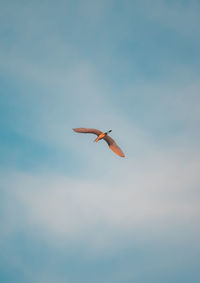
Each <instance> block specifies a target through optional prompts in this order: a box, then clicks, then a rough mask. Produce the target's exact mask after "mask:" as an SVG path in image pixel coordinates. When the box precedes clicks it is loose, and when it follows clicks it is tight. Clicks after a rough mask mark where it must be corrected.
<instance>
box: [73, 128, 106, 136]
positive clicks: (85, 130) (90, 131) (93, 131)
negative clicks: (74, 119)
mask: <svg viewBox="0 0 200 283" xmlns="http://www.w3.org/2000/svg"><path fill="white" fill-rule="evenodd" d="M73 131H74V132H77V133H83V134H95V135H97V136H99V135H100V134H102V132H101V131H99V130H97V129H90V128H74V129H73Z"/></svg>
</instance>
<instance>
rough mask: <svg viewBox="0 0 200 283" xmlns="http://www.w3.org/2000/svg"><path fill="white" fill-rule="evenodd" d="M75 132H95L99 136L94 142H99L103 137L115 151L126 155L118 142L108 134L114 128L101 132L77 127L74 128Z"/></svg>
mask: <svg viewBox="0 0 200 283" xmlns="http://www.w3.org/2000/svg"><path fill="white" fill-rule="evenodd" d="M73 131H74V132H76V133H84V134H95V135H97V138H96V139H95V140H94V142H98V141H99V140H101V139H103V140H104V141H106V142H107V144H108V146H109V147H110V149H111V150H112V151H114V153H116V154H117V155H119V156H120V157H125V155H124V153H123V151H122V150H121V148H120V147H119V146H118V145H117V144H116V142H115V141H114V140H113V139H112V138H111V137H110V136H109V135H108V134H109V133H111V132H112V130H110V131H108V132H105V133H103V132H101V131H99V130H97V129H89V128H75V129H73Z"/></svg>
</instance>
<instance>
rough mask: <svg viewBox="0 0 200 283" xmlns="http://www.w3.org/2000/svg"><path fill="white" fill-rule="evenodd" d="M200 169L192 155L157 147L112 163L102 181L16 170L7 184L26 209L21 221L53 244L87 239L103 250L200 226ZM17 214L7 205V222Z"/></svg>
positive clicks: (13, 196) (5, 185) (92, 245)
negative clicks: (187, 156)
mask: <svg viewBox="0 0 200 283" xmlns="http://www.w3.org/2000/svg"><path fill="white" fill-rule="evenodd" d="M96 166H97V165H96ZM101 166H103V164H102V163H100V164H99V168H98V169H99V170H101ZM199 169H200V163H199V161H198V160H196V159H195V157H192V155H190V159H188V158H186V156H180V155H179V154H178V153H177V152H176V151H174V152H171V153H169V152H166V153H161V152H159V151H157V152H153V151H152V152H151V153H149V155H146V157H144V158H143V159H141V160H135V161H134V160H126V163H123V164H121V165H119V164H118V165H116V166H115V165H114V162H113V163H112V170H110V172H109V173H107V175H106V176H105V177H104V178H103V179H101V180H99V179H98V178H96V179H95V178H91V179H90V181H88V180H83V179H79V180H76V179H70V178H68V177H65V176H63V175H49V174H44V175H41V174H29V175H27V174H25V173H23V172H21V173H20V172H17V173H15V174H13V175H12V176H11V175H10V176H9V180H8V179H5V183H4V185H3V187H4V188H5V190H6V191H7V190H8V191H9V192H10V196H12V198H13V199H14V200H15V204H17V206H19V207H20V208H21V212H20V215H22V220H21V221H22V223H23V224H22V223H21V224H20V225H25V226H26V228H27V229H28V230H30V231H35V232H34V233H39V235H41V236H42V235H43V236H42V237H44V238H45V239H46V240H49V241H52V242H53V243H57V244H58V243H61V244H62V243H70V242H73V243H74V242H75V243H84V244H87V245H88V246H89V247H90V249H95V250H96V249H97V250H98V249H105V248H116V247H117V246H118V245H119V243H120V242H121V241H123V242H124V241H126V240H127V241H130V239H131V238H132V237H134V238H135V240H136V241H139V240H141V239H142V241H149V239H151V240H152V239H157V238H163V237H164V238H165V237H169V238H170V235H171V236H172V235H174V234H173V233H174V232H173V231H174V229H175V230H176V229H177V227H183V229H184V230H185V233H186V234H187V233H188V231H189V230H188V229H191V231H194V230H195V229H197V228H196V223H197V219H198V217H199V215H200V210H199V204H198V202H199V194H198V191H197V186H198V184H199V182H200V180H199V174H198V172H199ZM6 205H8V207H9V204H8V203H7V204H6ZM12 214H13V212H12V210H11V211H10V210H9V209H7V210H5V211H4V215H5V220H4V221H7V219H8V217H10V215H12ZM9 225H11V226H12V222H10V224H9ZM19 227H20V226H19ZM12 228H13V227H12ZM13 229H14V230H15V229H17V227H14V228H13ZM36 231H37V232H36ZM189 233H190V232H189ZM147 234H148V236H147ZM190 236H191V235H190ZM175 238H176V237H175ZM119 247H120V245H119Z"/></svg>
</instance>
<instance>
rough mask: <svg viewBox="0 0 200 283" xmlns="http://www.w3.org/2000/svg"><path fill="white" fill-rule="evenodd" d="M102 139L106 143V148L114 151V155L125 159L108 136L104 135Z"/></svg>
mask: <svg viewBox="0 0 200 283" xmlns="http://www.w3.org/2000/svg"><path fill="white" fill-rule="evenodd" d="M103 139H104V140H105V141H106V142H107V144H108V146H109V147H110V149H112V151H114V153H116V154H117V155H119V156H121V157H125V154H124V153H123V151H122V150H121V148H120V147H119V146H118V145H117V144H116V142H115V141H114V140H113V139H112V138H111V137H110V136H108V135H106V136H105V137H104V138H103Z"/></svg>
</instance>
